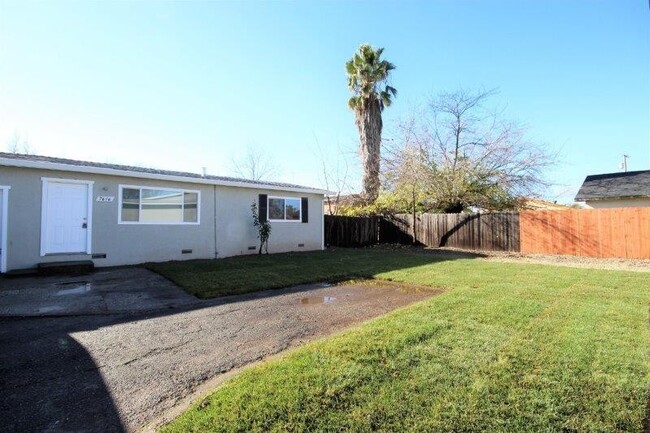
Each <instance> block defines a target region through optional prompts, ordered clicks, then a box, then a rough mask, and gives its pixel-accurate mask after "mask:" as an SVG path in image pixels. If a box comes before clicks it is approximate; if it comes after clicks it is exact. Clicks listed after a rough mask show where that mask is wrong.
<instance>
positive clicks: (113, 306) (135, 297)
mask: <svg viewBox="0 0 650 433" xmlns="http://www.w3.org/2000/svg"><path fill="white" fill-rule="evenodd" d="M198 302H200V301H199V300H198V299H196V298H195V297H194V296H192V295H189V294H188V293H186V292H185V291H183V290H182V289H180V288H179V287H178V286H176V285H175V284H174V283H172V282H171V281H169V280H167V279H166V278H163V277H162V276H160V275H158V274H156V273H154V272H151V271H149V270H147V269H144V268H138V267H133V268H114V269H108V270H98V271H96V272H94V273H92V274H89V275H82V276H76V277H69V276H52V277H21V278H3V279H0V316H2V317H16V316H69V315H85V314H113V313H126V312H140V311H146V310H161V309H173V308H186V307H189V306H191V305H196V304H197V303H198Z"/></svg>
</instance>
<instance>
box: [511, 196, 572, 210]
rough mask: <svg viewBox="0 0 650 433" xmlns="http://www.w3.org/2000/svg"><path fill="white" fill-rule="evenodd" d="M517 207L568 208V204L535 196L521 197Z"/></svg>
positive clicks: (540, 208) (529, 208) (536, 208)
mask: <svg viewBox="0 0 650 433" xmlns="http://www.w3.org/2000/svg"><path fill="white" fill-rule="evenodd" d="M519 208H520V209H526V210H562V209H569V206H565V205H563V204H557V203H556V202H552V201H548V200H542V199H541V198H536V197H521V198H520V199H519Z"/></svg>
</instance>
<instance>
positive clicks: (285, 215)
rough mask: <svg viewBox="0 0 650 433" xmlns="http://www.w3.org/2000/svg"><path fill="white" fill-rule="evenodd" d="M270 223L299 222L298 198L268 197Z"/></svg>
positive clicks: (299, 207)
mask: <svg viewBox="0 0 650 433" xmlns="http://www.w3.org/2000/svg"><path fill="white" fill-rule="evenodd" d="M269 220H270V221H298V222H300V221H301V205H300V199H299V198H292V197H269Z"/></svg>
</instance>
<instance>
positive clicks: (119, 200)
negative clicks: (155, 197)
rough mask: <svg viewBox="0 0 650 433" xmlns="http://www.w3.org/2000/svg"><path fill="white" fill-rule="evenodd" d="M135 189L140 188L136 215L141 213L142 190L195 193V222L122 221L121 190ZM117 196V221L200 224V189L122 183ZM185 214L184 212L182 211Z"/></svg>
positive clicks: (136, 223) (141, 223)
mask: <svg viewBox="0 0 650 433" xmlns="http://www.w3.org/2000/svg"><path fill="white" fill-rule="evenodd" d="M125 188H126V189H137V190H140V203H139V212H138V215H139V216H140V215H142V190H143V189H154V190H164V191H174V192H181V193H186V192H190V193H196V222H185V221H181V222H157V221H122V190H123V189H125ZM118 194H119V198H118V200H117V201H118V207H117V223H118V224H125V225H159V226H161V225H162V226H198V225H200V224H201V191H199V190H198V189H197V190H195V189H182V188H169V187H167V186H143V185H122V184H120V187H119V192H118ZM183 210H185V203H184V202H183ZM183 215H185V213H183Z"/></svg>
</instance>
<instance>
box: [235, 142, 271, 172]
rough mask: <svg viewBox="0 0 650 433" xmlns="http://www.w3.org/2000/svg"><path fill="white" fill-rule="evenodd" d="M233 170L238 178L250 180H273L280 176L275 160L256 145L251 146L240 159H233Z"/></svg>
mask: <svg viewBox="0 0 650 433" xmlns="http://www.w3.org/2000/svg"><path fill="white" fill-rule="evenodd" d="M233 169H234V172H235V174H236V175H237V176H239V177H243V178H245V179H250V180H271V179H272V178H273V177H275V176H277V175H278V169H277V165H276V163H275V161H273V158H271V156H269V155H268V154H267V153H266V152H264V150H262V149H260V148H259V146H257V145H254V144H249V145H248V146H247V147H246V152H245V153H244V155H242V156H241V157H240V158H239V159H233Z"/></svg>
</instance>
